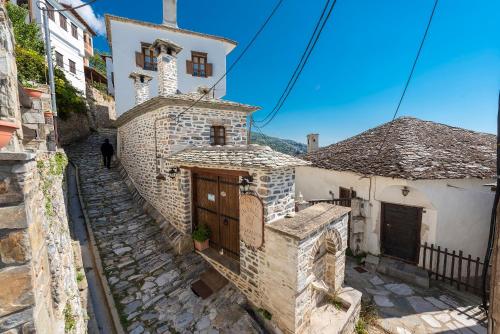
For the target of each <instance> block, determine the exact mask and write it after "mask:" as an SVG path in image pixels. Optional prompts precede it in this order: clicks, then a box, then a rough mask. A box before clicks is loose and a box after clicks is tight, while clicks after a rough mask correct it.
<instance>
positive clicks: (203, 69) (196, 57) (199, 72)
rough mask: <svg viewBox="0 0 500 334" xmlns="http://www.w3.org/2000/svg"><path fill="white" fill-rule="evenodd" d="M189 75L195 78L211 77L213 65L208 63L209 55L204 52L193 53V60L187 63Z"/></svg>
mask: <svg viewBox="0 0 500 334" xmlns="http://www.w3.org/2000/svg"><path fill="white" fill-rule="evenodd" d="M186 69H187V73H188V74H191V75H192V76H194V77H201V78H206V77H211V76H212V72H213V65H212V64H209V63H208V55H207V54H206V53H204V52H197V51H192V52H191V60H188V61H187V62H186Z"/></svg>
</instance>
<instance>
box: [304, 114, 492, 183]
mask: <svg viewBox="0 0 500 334" xmlns="http://www.w3.org/2000/svg"><path fill="white" fill-rule="evenodd" d="M386 134H387V138H386V140H385V144H384V145H383V148H382V150H380V149H379V148H380V146H381V144H382V142H384V137H385V136H386ZM379 150H380V153H379ZM302 158H303V159H305V160H308V161H311V162H312V163H313V166H315V167H319V168H325V169H332V170H336V171H349V172H354V173H358V174H363V175H379V176H386V177H393V178H402V179H409V180H417V179H463V178H480V179H484V178H494V177H495V175H496V136H495V135H492V134H486V133H479V132H474V131H470V130H465V129H461V128H456V127H452V126H448V125H444V124H439V123H434V122H429V121H423V120H420V119H417V118H412V117H401V118H398V119H396V120H394V121H392V122H389V123H385V124H383V125H381V126H379V127H376V128H373V129H370V130H368V131H365V132H363V133H361V134H359V135H357V136H354V137H351V138H348V139H346V140H343V141H341V142H338V143H336V144H333V145H330V146H327V147H324V148H321V149H319V150H318V151H315V152H312V153H308V154H306V155H304V156H302Z"/></svg>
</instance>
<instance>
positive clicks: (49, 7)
mask: <svg viewBox="0 0 500 334" xmlns="http://www.w3.org/2000/svg"><path fill="white" fill-rule="evenodd" d="M45 4H46V5H47V16H48V17H49V19H51V20H52V21H54V22H55V21H56V16H55V15H54V6H52V5H51V4H50V3H47V2H46V3H45Z"/></svg>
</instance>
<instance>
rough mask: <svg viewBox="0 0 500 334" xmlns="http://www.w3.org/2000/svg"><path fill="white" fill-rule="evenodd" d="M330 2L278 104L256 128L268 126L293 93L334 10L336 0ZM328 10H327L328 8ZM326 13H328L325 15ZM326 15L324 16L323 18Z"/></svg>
mask: <svg viewBox="0 0 500 334" xmlns="http://www.w3.org/2000/svg"><path fill="white" fill-rule="evenodd" d="M330 2H331V0H328V1H327V2H326V4H325V7H324V8H323V11H322V13H321V16H320V18H319V19H318V21H317V23H316V27H315V29H314V32H313V34H312V35H311V37H310V39H309V43H308V44H307V46H306V48H305V50H304V53H303V54H302V57H301V59H300V61H299V63H298V64H297V67H296V68H295V71H294V73H293V74H292V76H291V78H290V80H289V81H288V85H287V86H286V88H285V90H284V91H283V93H282V95H281V97H280V98H279V99H278V102H277V103H276V105H275V107H274V108H273V110H272V111H271V112H270V113H269V114H268V115H267V116H266V117H265V118H264V119H263V120H260V121H257V122H259V123H263V122H265V123H264V124H263V125H260V126H257V125H256V127H257V128H259V129H262V128H264V127H265V126H267V125H269V123H271V122H272V121H273V120H274V118H275V117H276V115H277V114H278V113H279V111H280V110H281V108H282V107H283V105H284V104H285V102H286V100H287V99H288V97H289V96H290V93H291V92H292V91H293V88H294V87H295V84H296V83H297V81H298V80H299V78H300V75H301V74H302V71H303V70H304V68H305V66H306V65H307V62H308V61H309V58H310V56H311V54H312V52H313V51H314V48H315V47H316V44H317V43H318V40H319V38H320V37H321V34H322V32H323V30H324V28H325V26H326V23H327V22H328V20H329V18H330V16H331V14H332V12H333V9H334V8H335V4H336V3H337V0H334V1H333V3H332V4H331V5H330ZM329 6H330V8H329V9H328V7H329ZM327 11H328V13H327ZM325 14H326V16H325Z"/></svg>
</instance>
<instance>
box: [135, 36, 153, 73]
mask: <svg viewBox="0 0 500 334" xmlns="http://www.w3.org/2000/svg"><path fill="white" fill-rule="evenodd" d="M157 56H158V55H157V54H156V50H154V49H153V48H152V47H151V44H147V43H141V52H136V53H135V63H136V65H137V66H139V67H141V68H143V69H145V70H149V71H156V70H157V69H158V58H157Z"/></svg>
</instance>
